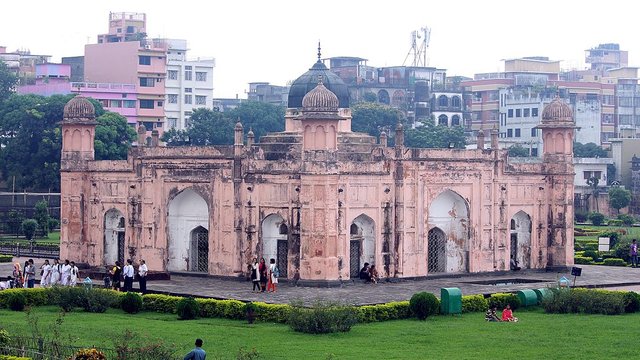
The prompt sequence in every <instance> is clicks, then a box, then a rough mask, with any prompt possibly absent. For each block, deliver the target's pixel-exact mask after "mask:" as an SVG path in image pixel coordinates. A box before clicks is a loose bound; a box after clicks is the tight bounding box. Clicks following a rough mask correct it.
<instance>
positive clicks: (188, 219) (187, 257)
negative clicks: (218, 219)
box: [167, 188, 209, 271]
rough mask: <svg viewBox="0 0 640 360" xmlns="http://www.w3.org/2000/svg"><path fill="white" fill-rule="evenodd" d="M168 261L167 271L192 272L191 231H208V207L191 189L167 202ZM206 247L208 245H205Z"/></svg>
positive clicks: (193, 259) (195, 260)
mask: <svg viewBox="0 0 640 360" xmlns="http://www.w3.org/2000/svg"><path fill="white" fill-rule="evenodd" d="M168 208H169V213H168V219H167V225H168V235H169V238H168V260H169V262H168V263H167V270H169V271H194V270H193V269H194V268H195V267H194V266H195V265H194V264H195V263H196V262H197V260H198V259H197V258H193V255H194V249H193V245H194V243H193V239H192V235H193V233H192V232H193V230H194V229H196V228H198V227H199V226H200V227H202V228H203V229H205V230H208V229H209V206H208V205H207V202H206V201H205V200H204V198H203V197H202V196H200V194H198V193H197V192H196V191H194V190H193V189H192V188H188V189H185V190H183V191H182V192H180V193H179V194H178V195H177V196H175V197H174V198H173V199H171V200H170V201H169V206H168ZM207 246H208V245H207Z"/></svg>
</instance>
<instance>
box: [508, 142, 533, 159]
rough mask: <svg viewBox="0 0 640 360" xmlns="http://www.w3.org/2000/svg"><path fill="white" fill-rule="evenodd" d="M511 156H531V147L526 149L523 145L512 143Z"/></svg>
mask: <svg viewBox="0 0 640 360" xmlns="http://www.w3.org/2000/svg"><path fill="white" fill-rule="evenodd" d="M509 156H511V157H529V149H525V148H524V147H522V145H518V144H516V145H512V146H510V147H509Z"/></svg>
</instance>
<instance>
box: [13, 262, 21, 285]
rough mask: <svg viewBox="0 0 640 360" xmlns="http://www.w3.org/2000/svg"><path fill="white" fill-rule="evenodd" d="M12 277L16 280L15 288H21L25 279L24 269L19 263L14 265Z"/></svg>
mask: <svg viewBox="0 0 640 360" xmlns="http://www.w3.org/2000/svg"><path fill="white" fill-rule="evenodd" d="M12 275H13V278H14V279H15V280H14V282H13V287H15V288H21V287H22V283H23V279H22V267H21V266H20V263H19V262H16V263H15V264H13V272H12Z"/></svg>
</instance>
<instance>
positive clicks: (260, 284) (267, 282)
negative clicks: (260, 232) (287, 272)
mask: <svg viewBox="0 0 640 360" xmlns="http://www.w3.org/2000/svg"><path fill="white" fill-rule="evenodd" d="M248 270H249V272H250V273H251V282H252V283H253V289H252V290H251V291H253V292H265V291H266V292H276V291H277V290H278V278H279V277H280V271H279V270H278V266H277V265H276V259H271V260H269V266H267V262H266V260H265V259H264V258H261V259H260V261H259V262H258V258H255V257H254V258H253V261H251V264H249V269H248Z"/></svg>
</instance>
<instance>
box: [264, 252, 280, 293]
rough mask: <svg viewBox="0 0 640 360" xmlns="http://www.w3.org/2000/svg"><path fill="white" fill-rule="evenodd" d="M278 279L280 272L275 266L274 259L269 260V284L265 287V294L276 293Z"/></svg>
mask: <svg viewBox="0 0 640 360" xmlns="http://www.w3.org/2000/svg"><path fill="white" fill-rule="evenodd" d="M278 277H280V271H279V270H278V266H276V259H271V260H269V284H268V285H267V292H269V291H270V292H276V290H278Z"/></svg>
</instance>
